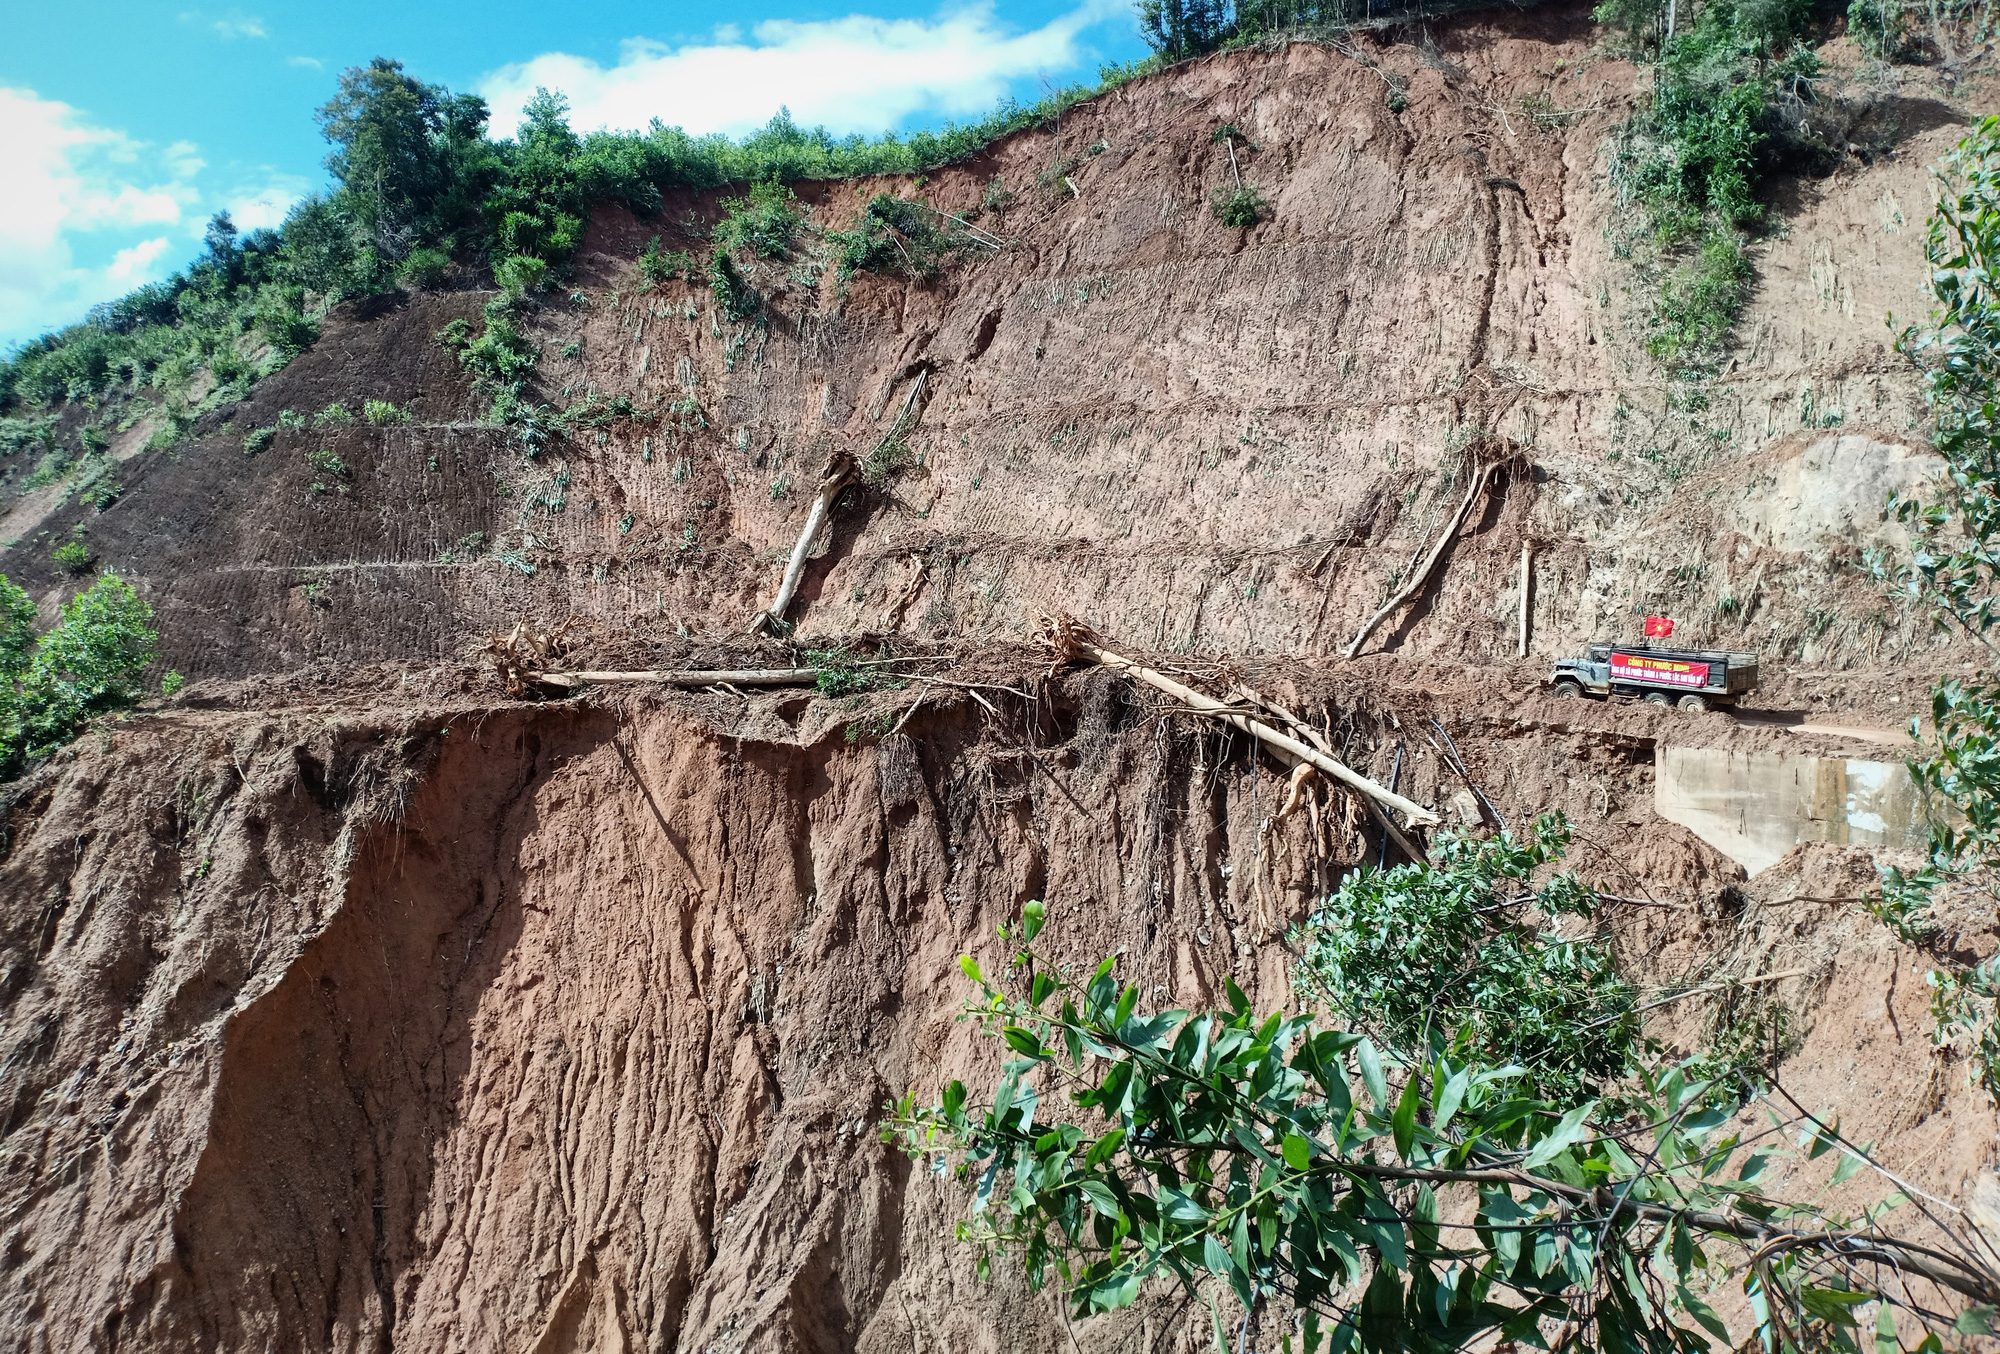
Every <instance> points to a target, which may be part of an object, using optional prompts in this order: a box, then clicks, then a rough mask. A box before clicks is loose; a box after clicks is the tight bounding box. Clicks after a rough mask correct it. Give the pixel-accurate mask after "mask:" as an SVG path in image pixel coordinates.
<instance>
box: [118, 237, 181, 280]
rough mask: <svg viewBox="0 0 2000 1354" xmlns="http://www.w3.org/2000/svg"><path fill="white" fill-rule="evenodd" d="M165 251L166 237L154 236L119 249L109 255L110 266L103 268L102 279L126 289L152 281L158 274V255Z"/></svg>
mask: <svg viewBox="0 0 2000 1354" xmlns="http://www.w3.org/2000/svg"><path fill="white" fill-rule="evenodd" d="M166 252H167V237H166V236H164V235H160V236H156V237H154V238H153V239H150V240H141V241H140V242H139V243H138V244H135V245H133V246H132V247H131V248H130V249H121V250H119V251H118V252H117V253H116V254H114V255H112V256H111V263H110V266H109V267H107V268H105V270H104V280H105V281H107V282H111V283H115V284H116V285H117V286H119V287H121V288H123V289H124V290H126V291H130V290H131V289H132V288H134V287H137V286H140V285H141V284H143V283H146V282H150V281H152V280H153V279H154V278H155V277H157V276H159V273H158V272H157V271H155V270H156V268H157V265H158V264H159V262H160V255H162V254H164V253H166Z"/></svg>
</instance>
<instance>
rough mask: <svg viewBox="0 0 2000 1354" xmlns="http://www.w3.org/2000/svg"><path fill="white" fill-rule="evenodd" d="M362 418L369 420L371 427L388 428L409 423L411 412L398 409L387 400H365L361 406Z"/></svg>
mask: <svg viewBox="0 0 2000 1354" xmlns="http://www.w3.org/2000/svg"><path fill="white" fill-rule="evenodd" d="M361 417H362V418H363V419H365V420H367V422H368V423H369V425H370V426H371V427H376V428H386V427H388V426H390V425H391V424H396V423H408V422H409V421H410V411H409V410H407V409H402V408H398V407H397V406H396V405H394V404H391V403H390V402H389V401H387V400H364V401H363V402H362V405H361Z"/></svg>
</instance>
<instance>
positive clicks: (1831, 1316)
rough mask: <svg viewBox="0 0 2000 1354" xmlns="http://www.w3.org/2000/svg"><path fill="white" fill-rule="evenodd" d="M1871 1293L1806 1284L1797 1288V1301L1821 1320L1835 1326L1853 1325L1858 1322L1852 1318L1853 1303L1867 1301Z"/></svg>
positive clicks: (1871, 1295)
mask: <svg viewBox="0 0 2000 1354" xmlns="http://www.w3.org/2000/svg"><path fill="white" fill-rule="evenodd" d="M1873 1297H1874V1294H1872V1293H1856V1292H1852V1291H1850V1290H1848V1289H1845V1288H1813V1287H1811V1286H1807V1287H1805V1288H1801V1289H1800V1290H1799V1301H1800V1302H1801V1303H1803V1304H1804V1305H1805V1309H1806V1310H1807V1311H1808V1312H1811V1313H1812V1314H1813V1315H1814V1316H1816V1317H1818V1318H1819V1319H1820V1320H1822V1321H1826V1322H1831V1323H1832V1324H1834V1325H1836V1326H1854V1325H1859V1324H1860V1323H1859V1322H1857V1321H1856V1320H1855V1319H1854V1310H1853V1309H1854V1305H1855V1304H1856V1303H1858V1302H1868V1301H1870V1300H1871V1299H1872V1298H1873Z"/></svg>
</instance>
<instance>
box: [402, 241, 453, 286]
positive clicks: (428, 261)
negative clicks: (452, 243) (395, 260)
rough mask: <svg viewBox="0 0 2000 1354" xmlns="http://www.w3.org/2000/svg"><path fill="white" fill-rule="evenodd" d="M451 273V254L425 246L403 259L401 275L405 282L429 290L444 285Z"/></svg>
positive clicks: (413, 250) (412, 251) (414, 250)
mask: <svg viewBox="0 0 2000 1354" xmlns="http://www.w3.org/2000/svg"><path fill="white" fill-rule="evenodd" d="M450 273H451V255H449V254H447V253H445V252H444V251H443V250H442V249H433V248H431V247H429V246H424V247H421V248H418V249H412V250H411V251H410V253H409V256H408V257H407V258H405V259H404V260H403V267H402V271H401V273H400V274H399V276H400V277H401V278H402V280H403V282H404V283H405V284H407V285H409V286H412V287H419V288H422V289H424V290H426V291H429V290H434V289H435V288H438V287H441V286H443V285H444V280H445V278H446V277H448V276H449V275H450Z"/></svg>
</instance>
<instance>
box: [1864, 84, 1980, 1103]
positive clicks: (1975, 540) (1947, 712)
mask: <svg viewBox="0 0 2000 1354" xmlns="http://www.w3.org/2000/svg"><path fill="white" fill-rule="evenodd" d="M1940 177H1941V179H1942V190H1943V191H1942V192H1941V193H1940V195H1939V199H1938V203H1937V206H1936V208H1935V210H1934V211H1933V212H1932V215H1931V220H1930V230H1929V234H1928V235H1927V237H1926V239H1925V246H1924V252H1925V256H1926V258H1927V260H1928V261H1929V263H1930V288H1931V296H1932V298H1933V300H1934V301H1935V302H1936V306H1935V308H1934V309H1933V311H1932V313H1931V316H1930V318H1929V322H1928V323H1927V324H1925V325H1922V326H1919V325H1909V326H1906V327H1905V328H1903V329H1902V330H1901V331H1900V332H1899V333H1898V335H1897V339H1896V346H1897V348H1898V350H1899V351H1901V352H1903V353H1904V354H1906V355H1907V356H1909V357H1911V358H1913V359H1914V360H1916V361H1917V362H1919V363H1920V364H1922V366H1923V368H1924V376H1925V381H1926V385H1927V390H1926V394H1927V396H1928V398H1929V400H1930V404H1931V408H1932V410H1933V411H1934V412H1935V413H1936V415H1937V433H1936V438H1935V444H1936V447H1937V450H1938V453H1939V455H1940V456H1942V457H1943V458H1944V462H1945V465H1944V471H1943V473H1942V474H1941V475H1940V476H1939V477H1938V478H1937V479H1936V480H1935V481H1934V483H1933V485H1932V487H1931V493H1930V495H1929V496H1928V497H1925V496H1919V497H1898V498H1892V500H1891V506H1892V507H1893V509H1894V511H1895V513H1896V515H1897V518H1898V520H1900V521H1901V522H1902V523H1903V524H1904V525H1905V526H1906V527H1907V528H1908V529H1909V532H1910V542H1911V556H1910V559H1909V560H1908V562H1907V563H1903V564H1900V565H1898V566H1896V567H1893V568H1892V567H1891V566H1890V565H1889V563H1888V562H1887V561H1886V560H1885V559H1883V558H1881V557H1880V556H1879V555H1878V556H1877V557H1876V558H1875V559H1874V560H1872V561H1871V562H1872V564H1873V566H1874V569H1875V572H1876V574H1877V576H1878V577H1880V578H1882V579H1884V580H1885V581H1889V582H1891V583H1893V585H1894V586H1895V588H1896V591H1897V592H1898V593H1900V594H1901V596H1902V597H1903V598H1904V599H1905V600H1906V601H1908V602H1911V603H1914V604H1916V605H1918V606H1921V607H1924V608H1926V609H1928V610H1929V611H1930V612H1931V614H1932V616H1933V617H1934V619H1935V620H1936V621H1937V623H1938V624H1939V625H1941V626H1942V625H1946V624H1951V625H1956V626H1957V627H1958V628H1959V629H1960V630H1961V631H1962V632H1963V633H1965V634H1966V635H1968V636H1970V637H1972V638H1974V639H1977V640H1979V641H1981V642H1982V643H1985V644H1987V645H1988V646H1989V647H1990V646H1991V644H1992V639H1991V632H1992V631H1993V628H1994V625H1995V622H1996V620H2000V118H1996V117H1986V118H1983V119H1981V120H1980V121H1979V122H1978V123H1977V124H1976V125H1975V126H1974V127H1973V129H1972V132H1971V134H1970V135H1968V136H1967V137H1966V138H1965V139H1964V140H1963V141H1961V142H1959V144H1958V146H1957V147H1956V148H1955V149H1954V150H1953V151H1952V153H1951V154H1950V155H1949V156H1947V157H1946V160H1945V165H1944V172H1943V173H1942V174H1941V176H1940ZM1931 719H1932V727H1933V729H1934V731H1935V737H1936V739H1937V742H1936V744H1935V747H1934V749H1933V750H1930V751H1928V752H1926V753H1925V754H1924V755H1922V756H1919V757H1916V758H1913V759H1912V760H1911V762H1910V774H1911V775H1912V776H1913V777H1914V778H1915V780H1916V782H1917V784H1918V786H1919V787H1921V788H1922V789H1924V790H1926V791H1928V792H1930V793H1931V794H1932V795H1933V796H1935V797H1936V798H1937V799H1938V800H1939V801H1940V802H1941V803H1943V804H1948V805H1950V806H1951V807H1952V808H1954V809H1956V810H1957V812H1958V814H1959V815H1960V819H1959V821H1958V822H1956V823H1954V822H1952V821H1950V820H1948V819H1944V818H1942V817H1941V818H1940V820H1939V821H1938V822H1937V823H1935V824H1934V825H1933V827H1932V828H1931V830H1930V842H1929V847H1930V849H1929V859H1928V860H1927V861H1926V862H1925V864H1924V865H1923V866H1922V868H1920V869H1917V870H1914V871H1910V872H1907V873H1906V872H1904V871H1901V870H1896V869H1890V870H1885V871H1884V879H1883V895H1882V898H1881V899H1880V900H1879V901H1878V902H1876V903H1875V904H1873V905H1872V906H1871V910H1872V911H1873V912H1874V913H1875V915H1876V916H1878V917H1879V918H1881V919H1882V920H1883V921H1884V922H1885V923H1887V924H1888V925H1889V926H1890V927H1891V928H1892V929H1894V930H1895V931H1896V932H1897V933H1898V934H1899V935H1900V936H1901V937H1902V938H1903V939H1904V940H1906V941H1908V942H1910V943H1912V944H1915V945H1926V944H1928V943H1930V942H1931V941H1932V940H1934V939H1935V937H1936V934H1937V931H1938V929H1939V928H1938V924H1937V921H1936V919H1935V913H1934V908H1935V904H1936V902H1937V900H1938V897H1939V893H1940V890H1941V889H1942V888H1943V887H1944V886H1945V884H1946V882H1947V881H1948V880H1952V879H1959V880H1965V879H1966V877H1967V876H1968V875H1970V874H1972V873H1973V872H1974V871H1975V870H1978V869H1980V868H1981V867H1984V869H1985V871H1986V889H1987V891H1988V893H1989V895H1990V894H1992V893H1993V892H1994V891H1995V890H1996V889H2000V884H1996V883H1995V882H1994V881H1995V880H1996V879H2000V875H1996V873H1995V867H1997V866H2000V682H1996V681H1995V680H1994V678H1993V676H1992V673H1991V672H1990V670H1989V671H1988V672H1986V673H1983V674H1981V675H1979V676H1977V677H1973V678H1970V679H1960V678H1953V679H1951V680H1949V681H1945V682H1941V683H1940V684H1939V685H1938V686H1937V687H1936V688H1935V689H1934V690H1933V691H1932V693H1931ZM1930 982H1931V987H1932V998H1931V1012H1932V1016H1933V1018H1934V1023H1935V1028H1934V1033H1933V1037H1934V1038H1935V1039H1936V1040H1937V1041H1938V1042H1939V1043H1951V1042H1960V1043H1963V1044H1965V1045H1966V1046H1967V1047H1968V1048H1969V1051H1970V1052H1971V1055H1972V1057H1973V1060H1974V1062H1975V1064H1976V1065H1977V1066H1978V1068H1979V1076H1980V1082H1981V1084H1982V1085H1983V1086H1984V1087H1985V1089H1986V1090H1987V1092H1988V1093H1989V1094H1990V1095H1992V1096H1993V1097H1994V1098H1995V1099H1996V1100H2000V958H1989V959H1987V960H1986V961H1984V962H1983V963H1980V964H1977V965H1973V966H1971V967H1963V966H1959V967H1947V968H1943V969H1940V970H1938V971H1935V972H1933V973H1932V974H1931V975H1930Z"/></svg>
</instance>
